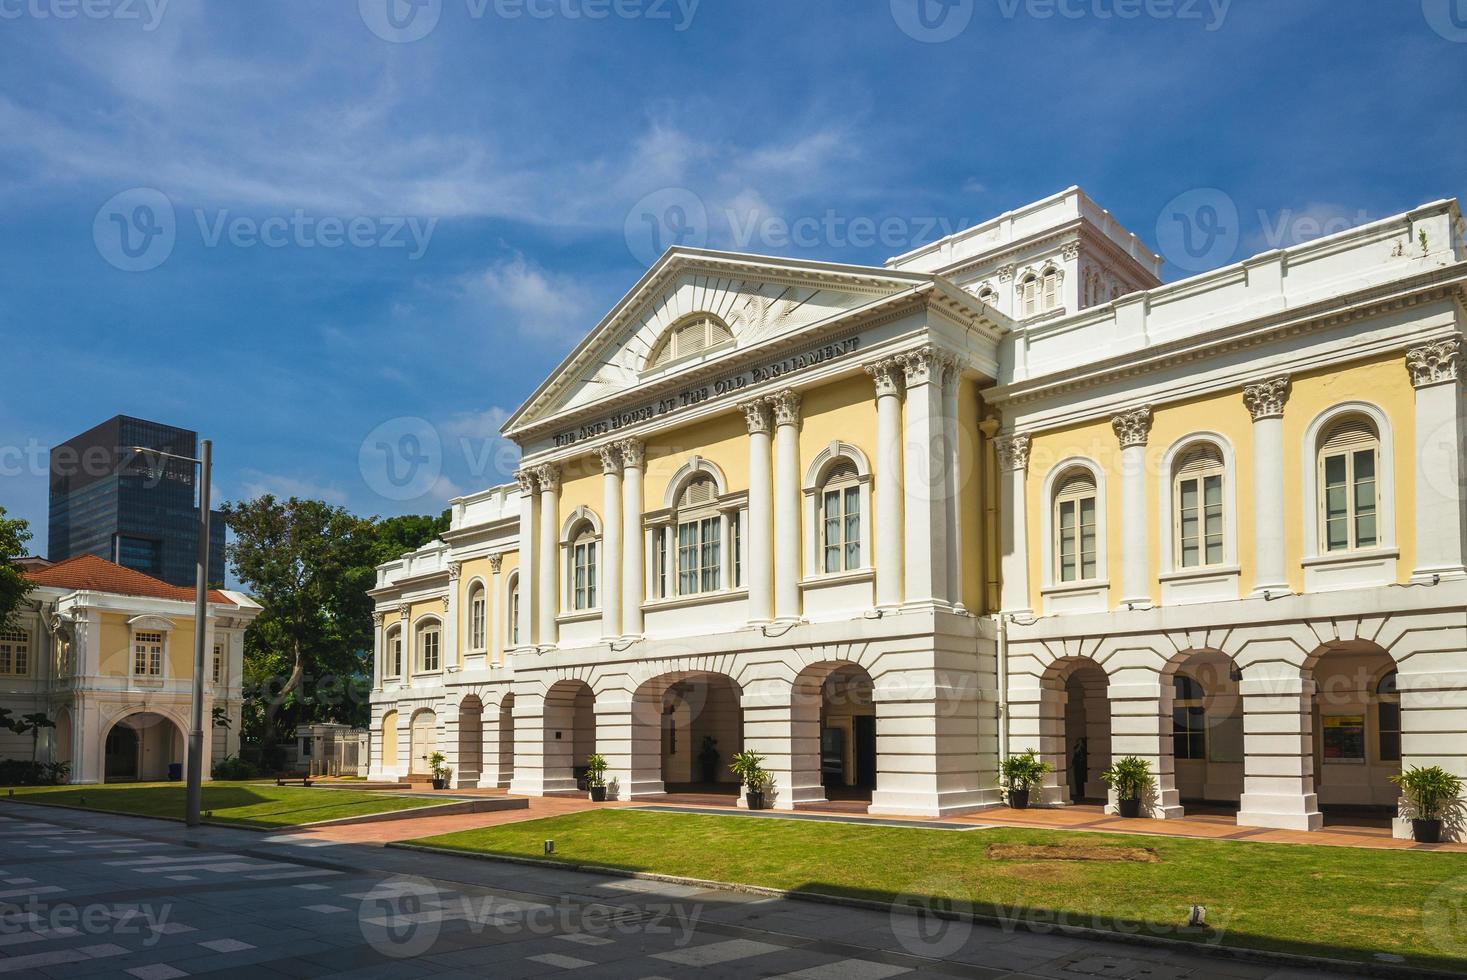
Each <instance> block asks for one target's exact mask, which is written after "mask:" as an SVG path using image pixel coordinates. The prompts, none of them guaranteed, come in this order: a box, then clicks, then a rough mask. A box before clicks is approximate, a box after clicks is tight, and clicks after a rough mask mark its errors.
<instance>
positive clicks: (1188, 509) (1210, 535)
mask: <svg viewBox="0 0 1467 980" xmlns="http://www.w3.org/2000/svg"><path fill="white" fill-rule="evenodd" d="M1177 533H1178V542H1179V545H1180V557H1181V564H1182V567H1183V568H1199V567H1201V566H1203V565H1221V564H1222V561H1223V499H1222V474H1220V473H1213V474H1208V475H1206V476H1200V477H1187V478H1184V479H1181V480H1179V481H1177Z"/></svg>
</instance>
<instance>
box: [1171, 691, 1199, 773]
mask: <svg viewBox="0 0 1467 980" xmlns="http://www.w3.org/2000/svg"><path fill="white" fill-rule="evenodd" d="M1206 698H1207V692H1206V691H1204V690H1203V688H1202V685H1201V684H1199V683H1198V682H1197V680H1196V678H1193V677H1189V676H1187V675H1186V674H1177V675H1175V676H1174V677H1173V678H1172V755H1173V757H1175V758H1178V759H1206V758H1207V709H1206V707H1205V705H1204V702H1205V700H1206Z"/></svg>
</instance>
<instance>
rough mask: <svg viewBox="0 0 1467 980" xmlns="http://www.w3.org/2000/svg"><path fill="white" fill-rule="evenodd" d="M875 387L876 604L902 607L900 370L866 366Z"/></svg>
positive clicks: (887, 363)
mask: <svg viewBox="0 0 1467 980" xmlns="http://www.w3.org/2000/svg"><path fill="white" fill-rule="evenodd" d="M866 373H867V374H869V375H871V380H872V382H874V383H875V385H876V477H875V483H876V486H875V491H876V526H875V529H874V530H873V532H872V533H873V535H874V536H875V538H876V548H875V556H876V604H877V606H879V607H881V608H883V609H892V608H895V607H897V606H900V605H901V604H902V589H903V585H904V582H903V579H904V578H905V574H904V572H903V570H902V559H903V557H904V556H903V554H902V537H903V532H904V528H903V522H904V518H903V516H902V510H903V507H902V498H903V494H902V382H901V379H902V366H901V364H900V363H899V362H898V361H897V360H896V359H895V358H888V359H887V360H884V361H877V362H876V363H874V364H867V365H866Z"/></svg>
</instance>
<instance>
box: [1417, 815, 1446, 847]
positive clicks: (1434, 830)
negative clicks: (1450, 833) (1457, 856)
mask: <svg viewBox="0 0 1467 980" xmlns="http://www.w3.org/2000/svg"><path fill="white" fill-rule="evenodd" d="M1411 837H1412V839H1413V840H1415V841H1416V843H1418V844H1440V843H1441V842H1442V822H1441V821H1440V820H1422V819H1420V818H1419V817H1413V818H1412V820H1411Z"/></svg>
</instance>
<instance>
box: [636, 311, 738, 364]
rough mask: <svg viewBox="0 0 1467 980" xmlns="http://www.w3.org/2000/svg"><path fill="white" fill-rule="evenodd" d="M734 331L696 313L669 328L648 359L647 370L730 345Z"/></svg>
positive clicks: (710, 315) (708, 316)
mask: <svg viewBox="0 0 1467 980" xmlns="http://www.w3.org/2000/svg"><path fill="white" fill-rule="evenodd" d="M733 339H734V336H733V331H732V330H730V329H729V328H728V324H726V323H724V322H723V321H722V320H720V319H719V318H718V317H716V316H713V315H712V314H711V313H695V314H693V315H692V316H689V317H685V318H683V319H682V320H679V321H678V322H677V323H674V324H673V325H672V326H671V327H669V328H668V329H667V330H666V331H665V332H664V333H663V334H662V336H661V337H660V338H659V339H658V341H657V343H656V344H655V345H653V347H652V353H651V354H650V355H648V357H647V370H649V371H650V370H652V369H653V368H659V367H662V366H663V365H665V364H671V363H673V362H674V361H680V360H682V359H683V358H686V357H692V356H694V355H696V354H704V353H707V352H708V351H711V350H715V349H717V348H719V347H723V346H725V345H727V344H731V343H733Z"/></svg>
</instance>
